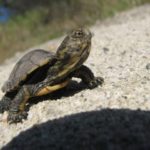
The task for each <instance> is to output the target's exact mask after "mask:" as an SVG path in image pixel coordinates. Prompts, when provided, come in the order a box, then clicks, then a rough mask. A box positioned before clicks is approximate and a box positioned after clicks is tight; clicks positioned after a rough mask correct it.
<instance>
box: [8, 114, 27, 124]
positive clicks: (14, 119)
mask: <svg viewBox="0 0 150 150" xmlns="http://www.w3.org/2000/svg"><path fill="white" fill-rule="evenodd" d="M27 116H28V113H27V112H25V111H24V112H21V113H14V112H13V113H12V112H9V115H8V118H7V121H8V123H9V124H12V123H18V122H22V120H23V119H27Z"/></svg>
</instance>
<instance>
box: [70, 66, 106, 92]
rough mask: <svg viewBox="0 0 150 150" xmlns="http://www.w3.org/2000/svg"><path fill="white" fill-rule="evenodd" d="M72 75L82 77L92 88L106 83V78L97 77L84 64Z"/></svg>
mask: <svg viewBox="0 0 150 150" xmlns="http://www.w3.org/2000/svg"><path fill="white" fill-rule="evenodd" d="M72 76H73V77H76V78H81V80H82V82H83V83H84V84H86V85H87V86H88V88H90V89H93V88H95V87H97V86H98V85H102V84H103V83H104V79H103V78H102V77H95V76H94V74H93V72H92V71H91V70H90V69H89V68H88V67H87V66H85V65H82V66H81V67H80V68H79V69H78V70H76V71H74V72H73V74H72Z"/></svg>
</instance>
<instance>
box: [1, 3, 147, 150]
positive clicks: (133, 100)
mask: <svg viewBox="0 0 150 150" xmlns="http://www.w3.org/2000/svg"><path fill="white" fill-rule="evenodd" d="M91 31H92V32H93V33H94V37H93V40H92V51H91V55H90V57H89V58H88V60H87V61H86V63H85V64H86V65H87V66H89V67H90V68H91V69H92V70H93V72H94V73H95V75H96V76H102V77H104V79H105V84H104V85H103V86H102V87H101V86H100V87H98V88H95V89H93V90H88V89H84V90H81V91H79V92H75V93H74V94H66V95H65V94H64V93H63V92H62V93H59V94H60V95H61V98H54V99H55V100H53V101H50V100H48V99H47V100H44V101H39V102H38V103H37V104H35V105H32V106H31V107H30V110H29V116H28V119H27V120H25V121H23V123H18V124H13V125H8V124H6V123H4V122H0V147H3V146H5V145H6V144H7V143H8V142H10V141H11V140H12V139H13V138H14V137H16V136H17V135H18V134H19V133H21V132H22V131H26V130H27V129H29V128H31V127H33V126H34V125H37V126H38V125H39V124H42V123H44V122H47V121H49V120H50V121H53V120H54V119H59V118H62V117H64V116H67V115H72V114H77V113H81V112H89V111H99V112H101V111H102V110H103V109H106V116H109V117H110V116H111V117H114V120H115V115H116V113H114V112H113V109H115V110H116V109H117V110H118V115H119V110H121V109H127V110H128V111H131V110H137V109H140V110H142V112H143V111H144V112H149V110H150V69H148V68H149V67H148V64H150V5H145V6H142V7H139V8H135V9H133V10H130V11H128V12H124V13H121V14H120V15H117V16H115V17H114V18H112V19H108V20H107V21H105V22H99V21H98V22H97V23H96V24H95V25H94V26H92V27H91ZM61 40H62V39H61V38H60V39H58V40H57V39H56V40H53V41H50V42H48V43H46V44H44V45H42V46H41V47H44V48H45V49H49V47H52V49H55V48H56V47H57V46H58V45H59V43H60V42H61ZM22 55H23V53H18V54H17V55H16V56H14V57H13V58H11V59H9V60H7V61H6V63H5V64H3V65H1V66H0V86H2V84H3V83H4V81H5V80H6V79H7V78H8V75H9V73H10V71H11V70H12V67H13V66H14V64H15V63H16V62H17V60H18V59H19V58H20V56H22ZM76 86H77V85H76ZM68 91H69V88H68ZM67 93H69V92H67ZM2 95H3V93H2V92H1V93H0V96H1V97H2ZM108 108H110V109H112V115H110V114H109V113H110V112H109V113H108V112H107V109H108ZM131 112H132V111H131ZM133 112H134V111H133ZM135 112H137V111H135ZM142 112H141V113H142ZM120 113H121V115H123V116H124V114H122V111H121V112H120ZM108 114H109V115H108ZM113 114H114V116H113ZM125 115H127V116H128V115H131V116H132V113H130V112H128V113H127V112H126V111H125ZM3 116H4V115H0V117H1V119H2V118H3ZM106 116H105V111H102V114H101V115H100V116H98V117H104V118H105V120H103V119H102V118H99V119H101V120H100V121H101V123H103V121H104V123H106V118H107V117H106ZM133 116H134V115H133ZM133 116H132V117H131V118H130V117H129V116H128V117H129V118H127V119H129V120H131V121H132V119H134V117H133ZM139 116H140V117H141V116H142V117H141V118H139V121H142V118H143V121H145V120H146V121H147V117H149V120H148V121H149V123H150V114H149V115H146V117H145V116H144V115H143V113H142V115H138V116H136V115H135V117H139ZM144 117H145V118H144ZM81 118H82V120H83V116H82V117H81ZM97 119H98V118H97ZM111 119H112V120H110V121H112V122H113V123H115V121H114V120H113V118H111ZM76 120H77V121H75V122H78V123H79V122H80V117H77V118H76ZM82 120H81V121H82ZM86 121H87V120H86ZM91 121H93V120H91ZM117 121H118V120H117ZM121 121H122V120H121V118H120V119H119V121H118V123H120V122H121ZM146 121H145V122H146ZM148 121H147V122H148ZM62 122H63V123H62V125H66V123H64V122H65V121H62ZM145 122H138V121H135V122H134V123H136V124H138V123H140V127H139V128H140V130H137V131H141V132H143V131H145V130H142V129H143V128H145V125H144V123H145ZM69 123H70V122H69ZM73 123H74V122H73ZM88 123H89V124H90V122H88V121H87V124H88ZM95 123H97V122H95ZM109 123H111V122H109ZM54 124H55V123H54ZM60 124H61V123H60ZM70 124H71V123H70ZM82 125H84V123H82ZM119 125H120V124H119ZM132 125H133V124H132V123H129V124H128V125H127V126H132ZM56 126H57V123H56ZM95 126H96V127H97V125H95ZM104 126H105V125H104ZM106 126H107V125H106ZM149 126H150V124H149ZM96 127H95V128H96ZM113 127H115V125H114V126H113ZM133 127H135V128H138V127H137V126H136V125H133ZM93 128H94V124H93ZM116 128H117V123H116ZM37 129H39V130H41V132H42V133H43V134H44V133H45V135H46V129H47V128H44V129H43V128H40V126H38V127H37ZM50 129H52V130H55V126H53V127H51V128H50ZM59 129H60V127H59ZM83 129H84V127H83ZM90 129H91V128H90ZM123 129H124V128H123ZM146 129H149V131H148V132H149V134H148V135H147V137H148V136H150V127H149V128H148V127H147V128H146ZM70 130H71V128H69V124H68V130H65V131H64V132H73V131H70ZM80 130H81V131H82V128H80ZM102 130H103V129H102ZM113 130H114V129H112V130H111V132H113ZM126 130H127V131H124V130H122V132H121V133H123V135H126V133H127V134H130V130H128V129H126ZM31 131H32V130H31ZM109 131H110V130H109ZM114 131H116V130H114ZM132 131H134V132H135V133H134V134H135V135H136V136H139V139H141V138H145V139H144V140H145V142H147V141H146V136H145V134H144V133H143V134H136V130H132ZM55 132H56V131H55ZM64 132H61V131H60V133H62V134H63V133H64ZM93 132H95V131H93ZM124 132H125V133H124ZM141 132H140V133H141ZM27 133H28V134H30V131H29V132H27ZM34 133H35V134H34ZM119 133H120V132H119ZM137 133H138V132H137ZM49 134H51V133H49ZM74 134H76V131H75V132H74ZM86 134H87V135H88V133H86ZM93 134H94V133H93ZM31 135H32V137H31V136H29V135H28V136H29V137H30V139H28V138H27V139H28V140H29V141H30V142H29V141H28V140H27V139H26V141H23V140H20V143H21V141H23V142H24V148H25V145H26V146H29V145H31V147H32V146H33V144H35V143H36V138H37V139H38V138H41V142H42V137H36V136H37V135H36V132H33V133H31ZM56 135H57V134H56ZM28 136H26V137H28ZM47 136H48V135H47ZM144 136H145V137H144ZM89 137H90V136H89ZM102 137H103V135H102V136H101V139H102V140H101V142H102V141H103V140H104V139H105V138H104V139H103V138H102ZM129 137H130V135H129ZM31 138H32V139H33V141H34V142H35V143H34V142H33V143H32V140H31ZM43 138H44V137H43ZM51 138H53V139H54V141H55V142H57V143H54V141H53V142H52V143H53V145H54V144H56V145H57V144H58V143H59V142H60V141H59V142H58V141H57V140H55V136H54V135H53V137H50V139H51ZM61 138H63V136H62V137H61ZM65 138H67V136H65ZM70 138H71V137H68V140H69V139H70ZM97 138H98V136H97ZM114 138H115V137H114ZM38 140H39V139H38ZM38 140H37V142H38V144H39V142H40V141H38ZM59 140H62V139H59ZM64 140H65V139H64ZM75 140H76V139H74V141H75ZM18 141H19V140H18ZM18 141H17V142H18ZM27 141H28V142H27ZM81 141H82V139H81ZM81 141H79V142H81ZM104 141H105V140H104ZM106 141H107V140H106ZM23 142H22V143H23ZM26 142H27V143H28V144H29V145H28V144H26ZM129 142H130V141H129ZM132 142H133V141H132ZM18 143H19V142H18ZM81 143H82V142H81ZM120 143H121V142H120ZM137 143H138V142H137ZM15 144H16V143H15ZM38 144H37V145H38ZM78 144H79V143H78ZM82 144H83V143H82ZM107 144H109V142H108V143H107ZM110 144H111V142H110ZM79 145H80V144H79ZM87 145H88V144H87ZM19 146H21V144H20V145H19ZM85 146H86V143H85ZM16 147H17V144H16ZM112 147H113V146H112ZM13 148H14V149H15V146H14V147H13ZM34 148H35V147H34ZM36 148H37V147H36ZM10 149H12V148H11V147H10ZM19 149H21V148H20V147H19ZM56 149H57V148H56ZM58 149H59V148H58ZM64 149H67V148H66V147H65V148H64ZM82 149H83V148H82ZM85 149H86V148H85ZM89 149H90V148H89ZM91 149H92V148H91ZM104 149H105V148H104ZM108 149H109V148H108ZM110 149H111V145H110ZM114 149H119V147H117V148H115V147H114ZM120 149H121V148H120ZM131 149H132V148H131Z"/></svg>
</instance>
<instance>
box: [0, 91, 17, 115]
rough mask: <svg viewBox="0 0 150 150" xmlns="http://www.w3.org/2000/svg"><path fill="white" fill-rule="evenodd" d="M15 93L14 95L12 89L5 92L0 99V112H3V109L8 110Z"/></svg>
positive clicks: (14, 92)
mask: <svg viewBox="0 0 150 150" xmlns="http://www.w3.org/2000/svg"><path fill="white" fill-rule="evenodd" d="M15 95H16V91H13V92H8V93H6V94H5V95H4V96H3V97H2V100H1V101H0V113H3V112H4V111H8V110H9V107H10V105H11V101H12V99H13V98H14V96H15Z"/></svg>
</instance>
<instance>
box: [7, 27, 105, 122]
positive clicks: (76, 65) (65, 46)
mask: <svg viewBox="0 0 150 150" xmlns="http://www.w3.org/2000/svg"><path fill="white" fill-rule="evenodd" d="M91 37H92V35H91V32H90V31H88V30H85V29H77V30H74V31H73V32H71V33H70V34H69V35H68V36H67V37H66V38H65V39H64V41H63V42H62V44H61V45H60V47H59V48H58V50H57V53H56V58H57V61H56V63H55V64H54V65H53V66H51V67H49V69H48V73H47V76H46V78H45V79H44V80H43V81H41V82H38V83H36V84H29V85H28V84H24V85H23V86H22V87H21V88H20V89H19V90H18V93H17V94H16V95H15V97H14V99H13V100H12V102H11V104H10V103H9V105H10V106H9V107H8V108H9V116H8V121H9V122H10V123H16V122H21V121H22V119H26V117H27V113H26V112H25V104H26V102H27V101H28V99H29V98H31V97H34V96H39V95H41V93H42V95H44V94H47V91H46V90H47V88H49V89H50V90H52V91H54V90H53V87H55V86H56V88H55V90H58V89H60V88H63V87H64V86H66V85H67V82H68V81H69V80H70V79H71V78H72V77H76V78H81V80H82V81H83V82H84V83H85V84H86V85H87V86H88V87H89V88H90V89H92V88H95V87H97V86H98V85H100V84H102V83H103V78H101V77H95V76H94V74H93V73H92V71H91V70H90V69H89V68H88V67H86V66H84V65H82V64H83V63H84V61H85V60H86V59H87V58H88V56H89V53H90V47H91ZM33 79H34V77H33ZM49 86H51V87H49ZM57 86H59V87H57ZM41 91H42V92H41ZM43 91H44V92H45V91H46V92H45V93H44V92H43ZM5 107H6V106H5Z"/></svg>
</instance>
